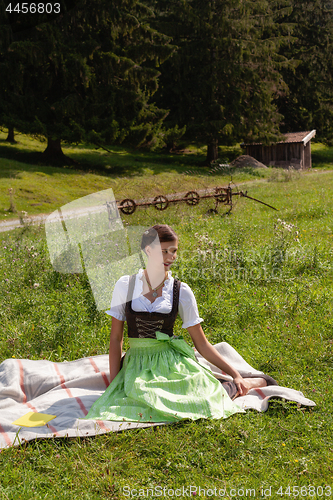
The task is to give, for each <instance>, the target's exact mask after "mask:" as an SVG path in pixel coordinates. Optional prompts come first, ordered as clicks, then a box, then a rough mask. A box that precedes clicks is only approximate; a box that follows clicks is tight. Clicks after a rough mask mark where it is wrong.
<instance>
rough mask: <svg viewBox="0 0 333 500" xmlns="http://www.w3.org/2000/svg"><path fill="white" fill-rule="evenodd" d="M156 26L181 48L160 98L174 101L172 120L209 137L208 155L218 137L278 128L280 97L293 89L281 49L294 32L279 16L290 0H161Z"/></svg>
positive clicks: (213, 154)
mask: <svg viewBox="0 0 333 500" xmlns="http://www.w3.org/2000/svg"><path fill="white" fill-rule="evenodd" d="M153 7H154V10H155V12H158V14H156V20H155V21H154V23H155V24H154V25H153V26H154V27H156V29H158V30H159V31H163V32H164V33H166V34H167V35H168V36H170V37H172V42H173V43H174V44H175V45H176V46H177V47H178V49H177V51H176V52H175V53H174V54H173V55H172V57H171V58H170V59H168V61H167V62H166V63H165V64H164V65H163V67H162V70H161V71H162V75H161V77H160V84H159V90H158V92H157V94H156V102H157V105H158V106H163V107H168V108H169V109H170V114H169V116H168V123H169V124H170V126H174V125H175V124H177V125H178V126H184V125H186V127H187V137H188V138H191V139H194V140H196V141H204V142H205V143H206V144H207V146H208V147H207V161H208V162H210V161H212V160H214V159H216V158H217V155H218V143H219V142H223V143H224V144H226V143H233V142H235V141H238V140H259V139H260V140H264V141H265V142H269V141H271V140H272V139H274V138H275V137H277V136H279V122H280V119H281V115H280V114H279V113H278V111H277V109H276V104H275V103H274V97H275V96H276V95H277V94H279V93H281V92H285V91H286V87H285V85H284V82H283V80H282V78H281V74H280V69H281V66H283V65H285V64H287V63H288V62H287V60H286V58H285V57H284V56H283V55H281V54H279V52H278V51H279V48H280V46H281V44H283V43H284V42H285V40H286V39H288V38H289V31H288V26H286V25H285V24H284V23H282V22H277V18H278V17H279V16H281V12H285V11H286V10H287V9H288V2H287V1H286V2H283V1H280V2H275V1H267V0H258V1H257V2H252V1H250V0H210V1H206V2H202V1H201V0H183V1H182V2H179V1H178V0H167V1H166V0H154V2H153Z"/></svg>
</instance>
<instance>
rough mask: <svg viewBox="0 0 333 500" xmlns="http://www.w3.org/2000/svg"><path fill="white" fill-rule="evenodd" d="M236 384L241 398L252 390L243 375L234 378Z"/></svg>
mask: <svg viewBox="0 0 333 500" xmlns="http://www.w3.org/2000/svg"><path fill="white" fill-rule="evenodd" d="M234 384H236V387H237V389H238V395H239V396H246V394H247V393H248V392H249V390H250V386H249V384H248V382H247V380H245V379H243V377H242V376H241V375H238V376H237V377H235V378H234Z"/></svg>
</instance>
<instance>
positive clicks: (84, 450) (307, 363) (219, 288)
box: [0, 145, 333, 500]
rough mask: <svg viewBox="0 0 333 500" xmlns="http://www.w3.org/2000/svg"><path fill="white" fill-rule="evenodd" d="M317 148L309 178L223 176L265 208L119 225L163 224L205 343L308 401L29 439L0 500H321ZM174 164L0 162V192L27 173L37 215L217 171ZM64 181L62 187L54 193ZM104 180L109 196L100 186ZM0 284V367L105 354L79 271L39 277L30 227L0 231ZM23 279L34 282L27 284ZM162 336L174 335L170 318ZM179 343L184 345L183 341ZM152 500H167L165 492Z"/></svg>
mask: <svg viewBox="0 0 333 500" xmlns="http://www.w3.org/2000/svg"><path fill="white" fill-rule="evenodd" d="M316 146H317V145H316ZM74 149H75V148H74ZM314 149H315V148H314ZM330 151H331V156H330V155H329V152H328V151H327V149H326V148H322V149H320V147H318V149H317V153H318V155H319V156H317V157H316V162H318V163H316V168H315V169H314V170H317V171H314V170H313V171H312V172H310V173H302V174H297V173H289V174H288V173H283V172H277V171H276V170H271V169H270V170H269V171H268V172H267V173H266V171H265V177H254V176H251V175H250V174H249V173H247V172H239V173H236V174H235V176H236V175H239V176H240V177H239V178H240V181H239V180H238V178H236V179H235V181H236V182H242V183H245V184H244V185H243V186H242V189H246V188H247V189H248V193H249V195H250V196H253V197H255V198H258V199H261V200H263V201H265V202H267V203H269V204H271V205H273V206H275V207H277V208H278V209H279V212H274V211H273V210H271V209H269V208H267V207H265V206H263V205H260V204H258V203H256V202H254V201H251V200H247V199H244V198H242V199H238V200H237V203H236V204H235V206H234V209H233V211H232V214H231V215H230V216H223V213H224V210H223V207H221V206H220V207H219V214H218V215H207V209H208V208H211V207H212V206H213V202H212V201H211V200H201V201H200V203H199V205H198V206H196V207H194V208H192V207H188V206H186V205H184V204H179V205H175V206H171V207H169V208H168V209H167V210H166V211H164V212H158V211H156V210H154V209H153V208H152V207H150V208H147V209H138V210H137V211H136V212H135V213H134V214H133V215H132V216H128V217H127V218H126V219H125V216H124V220H126V221H127V222H128V223H129V224H132V225H140V224H142V225H150V224H154V223H158V222H161V223H162V222H163V223H168V224H170V225H171V226H173V227H174V229H175V230H176V232H177V233H178V234H179V237H180V255H179V259H178V263H177V264H176V265H175V269H174V274H177V275H178V276H179V277H180V278H181V279H183V280H184V281H186V282H187V283H188V284H189V285H190V286H191V287H192V289H193V291H194V293H195V296H196V298H197V302H198V306H199V311H200V314H201V316H202V317H203V318H204V323H203V326H204V331H205V333H206V335H207V337H208V339H209V340H210V341H211V342H212V343H216V342H220V341H227V342H229V343H230V344H232V345H233V346H234V347H235V348H236V349H237V350H238V351H239V352H240V354H241V355H242V356H243V357H244V358H245V359H246V360H247V361H248V362H249V363H250V364H251V365H253V366H254V367H255V368H257V369H261V370H264V371H265V372H267V373H268V374H270V375H272V376H273V377H274V378H276V379H277V380H278V381H279V383H280V385H285V386H287V387H292V388H294V389H296V390H300V391H302V392H303V393H304V395H305V396H307V397H309V398H310V399H313V400H315V402H316V403H317V406H316V407H314V408H306V407H302V408H298V407H297V405H296V404H294V403H288V402H284V401H281V400H276V401H273V402H271V403H270V405H269V409H268V411H267V412H266V413H257V412H255V411H249V412H247V413H246V414H244V415H243V414H238V415H234V416H232V417H231V418H229V419H227V420H222V421H204V420H202V421H199V422H195V423H193V422H181V423H177V424H176V425H171V426H158V427H157V428H151V429H142V430H133V431H124V432H120V433H111V434H108V435H103V436H97V437H94V438H86V439H50V440H39V441H35V442H30V443H28V444H25V445H22V446H21V447H18V448H11V449H6V450H2V452H1V453H0V498H1V499H2V498H4V499H7V498H8V499H16V498H23V499H30V498H31V499H44V498H47V499H53V498H64V499H67V498H68V499H89V500H90V499H107V498H113V499H115V498H122V499H123V498H128V495H127V492H128V491H129V490H128V489H125V490H124V489H123V488H125V487H126V486H128V487H129V488H131V489H132V488H136V489H138V490H139V489H140V488H141V489H145V491H146V489H147V488H156V487H158V486H161V488H162V491H163V488H167V489H173V490H175V489H176V488H183V487H184V488H185V490H186V488H189V486H190V485H192V486H197V487H199V486H201V488H206V489H207V488H211V489H213V490H214V488H215V487H216V488H217V493H218V490H219V489H222V490H223V489H224V490H225V491H226V493H225V495H224V496H225V497H226V498H227V497H228V495H229V498H230V497H231V496H233V498H237V499H239V498H241V497H245V495H242V489H244V490H246V489H248V490H250V489H255V493H256V498H258V497H260V498H263V496H262V495H261V488H262V487H263V488H264V489H267V488H269V487H270V486H271V487H272V491H271V493H272V494H271V497H270V498H272V499H276V498H286V497H292V496H293V490H292V487H293V486H299V487H301V486H303V493H304V492H309V491H310V490H309V487H310V485H313V486H315V487H316V488H317V487H319V486H322V487H324V494H323V495H320V493H321V490H318V492H319V494H318V495H317V496H314V495H312V494H310V495H307V496H306V495H303V497H304V498H310V497H311V498H323V497H325V498H329V495H328V493H329V490H328V488H326V489H325V486H330V487H331V488H332V490H331V494H333V460H332V456H333V455H332V450H333V448H332V443H333V432H332V429H333V417H332V415H333V404H332V396H333V390H332V366H333V352H332V348H333V334H332V327H333V310H332V299H333V286H332V285H333V275H332V257H333V251H332V242H333V217H332V214H333V198H332V195H331V193H332V190H333V172H332V171H327V170H329V168H330V167H331V165H332V160H333V159H332V150H330ZM119 154H120V153H119ZM124 154H127V153H126V152H125V153H124ZM133 154H134V153H133V152H132V153H131V154H129V155H128V156H129V157H132V155H133ZM94 155H100V153H98V152H94ZM142 155H143V157H145V155H147V157H149V154H148V153H142ZM152 155H153V154H152ZM153 156H155V154H154V155H153ZM153 156H152V157H153ZM184 156H186V155H184ZM188 156H191V155H188ZM188 156H186V158H184V164H183V165H181V164H182V162H183V159H182V158H180V159H179V160H178V162H179V163H177V164H176V166H174V165H173V164H172V166H170V164H169V167H167V163H165V164H163V163H162V162H161V164H160V168H161V170H160V171H159V172H158V171H154V168H155V167H148V166H147V164H148V163H144V165H145V166H144V167H143V170H141V171H140V172H139V171H135V170H134V175H133V176H131V175H130V174H129V173H124V174H121V173H119V174H118V176H116V175H115V174H108V175H106V174H105V173H103V175H101V174H92V173H91V174H89V173H80V172H76V171H74V170H68V172H67V170H65V169H62V168H58V169H52V168H51V167H42V166H34V165H29V164H24V165H23V164H22V163H20V162H17V163H16V164H14V163H13V162H11V161H9V160H8V165H7V168H8V172H11V171H12V170H11V169H15V168H17V172H18V173H19V174H20V175H22V176H23V177H22V178H21V177H17V176H14V177H12V178H11V177H10V176H8V177H3V178H2V180H1V186H3V181H4V180H5V181H7V180H8V179H9V180H11V181H12V182H14V181H17V182H22V185H21V186H25V188H24V189H27V186H29V185H30V184H29V183H31V182H34V179H36V178H38V172H40V173H44V174H45V176H46V178H47V181H45V180H44V183H45V184H47V183H49V182H51V181H52V182H54V184H52V186H56V183H58V184H57V185H58V188H57V189H58V191H57V195H56V199H53V200H52V204H50V211H52V210H53V209H54V208H57V207H59V206H61V204H62V203H66V202H68V201H70V200H71V199H74V198H77V197H79V196H83V195H84V194H88V193H89V192H94V191H97V190H99V189H104V188H105V187H113V189H114V191H115V193H116V194H117V192H119V193H120V194H122V195H125V194H126V193H133V192H135V189H137V191H138V192H139V193H143V192H144V193H148V192H149V194H151V193H154V192H157V191H154V189H155V188H154V183H153V180H152V177H153V178H154V179H155V180H156V181H157V183H158V182H161V185H159V184H157V185H158V188H160V189H161V190H162V188H163V190H162V191H161V192H162V193H167V192H170V191H167V189H170V190H172V189H174V190H175V191H177V190H179V185H180V181H179V179H181V182H182V184H181V186H182V189H181V190H183V186H184V191H185V190H186V189H187V188H188V189H190V188H192V189H193V184H191V182H192V183H193V182H194V185H195V186H197V185H198V183H199V182H201V186H202V185H205V184H207V185H211V184H210V183H211V182H212V185H214V182H216V181H219V182H218V183H219V184H220V183H221V182H222V181H223V180H224V179H226V180H227V176H225V177H224V176H223V175H219V176H216V178H213V179H212V178H211V176H208V175H206V176H205V175H204V174H201V175H184V174H183V175H181V177H180V174H181V172H182V171H185V170H186V168H188V164H185V161H188V160H187V158H188ZM198 156H199V155H198ZM98 157H99V156H98ZM165 157H167V155H165ZM156 158H157V155H156ZM163 158H164V157H163ZM195 158H197V156H196V155H195ZM199 158H200V159H202V157H200V156H199ZM318 158H322V161H319V159H318ZM3 161H5V160H1V162H3ZM119 161H120V160H119ZM152 164H154V163H153V162H152V163H151V165H152ZM163 165H164V166H163ZM319 165H323V168H321V167H320V166H319ZM162 167H163V168H162ZM145 168H151V170H153V172H151V171H145V170H144V169H145ZM182 169H183V170H182ZM8 175H9V174H8ZM15 175H16V174H15ZM26 175H27V176H30V175H31V176H32V177H30V178H28V177H25V176H26ZM29 179H30V180H29ZM41 179H43V176H41ZM66 179H72V180H74V181H75V182H72V181H71V183H69V182H68V185H67V184H66V182H65V180H66ZM80 179H81V180H82V185H80V186H78V185H77V184H78V183H79V181H80ZM250 181H252V182H250ZM95 182H96V185H95V184H94V183H95ZM103 182H105V184H103ZM117 182H118V183H119V184H118V186H119V190H118V191H117V189H116V188H115V186H116V184H113V183H117ZM126 182H127V184H126ZM99 183H100V184H99ZM107 183H109V184H107ZM70 184H71V185H70ZM40 186H41V187H40V188H39V191H38V192H36V193H35V192H34V194H35V196H36V198H35V201H36V203H38V202H39V200H42V199H43V196H44V192H45V189H42V187H43V186H44V184H43V183H41V184H40ZM126 186H127V187H126ZM185 186H186V188H185ZM13 187H14V188H15V189H18V188H17V187H16V186H13ZM164 188H165V189H164ZM166 188H167V189H166ZM1 189H2V188H1ZM143 190H144V191H143ZM1 193H5V191H1ZM50 193H52V190H51V191H50ZM1 196H2V194H1ZM49 196H51V194H50V195H49ZM133 196H134V195H133ZM2 199H3V198H2ZM24 199H25V200H26V199H27V198H24ZM15 200H16V202H17V204H19V200H18V199H17V198H16V199H15ZM25 202H26V201H25ZM1 203H2V202H1ZM6 203H7V204H8V200H7V202H6ZM20 203H21V202H20ZM23 206H24V204H23V201H22V207H23ZM21 209H22V208H21ZM37 209H38V207H36V211H37ZM28 211H29V210H28ZM35 213H36V212H35ZM278 219H280V220H281V221H283V222H279V221H278ZM5 247H6V248H5ZM0 276H3V278H1V280H0V293H1V296H2V307H1V310H0V325H1V333H0V352H1V360H0V361H2V360H4V359H6V358H10V357H12V356H14V357H17V358H27V357H29V358H30V359H40V358H46V359H50V360H54V361H63V360H72V359H77V358H79V357H82V356H89V355H93V354H102V353H106V352H107V350H108V340H109V338H108V337H109V329H110V318H109V317H108V316H107V315H105V314H104V313H103V312H100V311H98V310H97V309H96V307H95V305H94V301H93V298H92V294H91V290H90V287H89V283H88V280H87V278H86V276H85V275H83V274H81V275H70V274H59V273H56V272H55V271H54V270H53V269H52V266H51V264H50V262H49V256H48V251H47V245H46V241H45V235H44V229H43V227H40V228H38V227H36V226H28V227H23V228H22V229H19V230H15V231H12V232H10V233H0ZM7 280H8V281H7ZM35 283H38V284H39V286H38V287H36V288H35V287H34V284H35ZM175 330H176V333H177V334H179V333H184V332H183V331H182V329H181V322H180V320H177V323H176V327H175ZM185 337H186V339H187V341H188V342H191V341H190V338H189V336H188V334H187V333H185ZM125 347H127V342H125ZM288 485H290V486H291V495H288V490H287V487H288ZM281 486H282V487H283V492H284V493H285V492H287V493H285V494H284V495H283V496H281V495H279V494H278V493H277V492H278V491H279V488H280V487H281ZM232 488H234V489H236V495H235V494H233V493H232V492H231V489H232ZM305 488H307V490H305ZM238 490H239V491H240V493H237V491H238ZM145 491H141V494H142V493H144V492H145ZM312 491H313V490H311V492H312ZM185 493H186V491H185ZM325 493H326V496H325ZM189 496H194V495H189ZM196 496H197V497H199V494H197V495H196ZM201 496H203V494H202V495H201ZM249 496H250V493H248V495H247V497H249ZM165 497H166V498H171V493H170V494H168V493H167V490H166V495H165ZM221 497H222V495H220V496H219V495H218V494H217V495H215V493H214V494H213V495H212V496H211V498H221ZM300 497H301V496H300ZM132 498H133V497H132ZM252 498H253V494H252Z"/></svg>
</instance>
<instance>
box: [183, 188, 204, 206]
mask: <svg viewBox="0 0 333 500" xmlns="http://www.w3.org/2000/svg"><path fill="white" fill-rule="evenodd" d="M184 200H185V201H186V203H187V204H188V205H192V206H193V205H197V204H198V203H199V200H200V196H199V195H198V193H197V192H196V191H189V192H188V193H186V195H185V196H184Z"/></svg>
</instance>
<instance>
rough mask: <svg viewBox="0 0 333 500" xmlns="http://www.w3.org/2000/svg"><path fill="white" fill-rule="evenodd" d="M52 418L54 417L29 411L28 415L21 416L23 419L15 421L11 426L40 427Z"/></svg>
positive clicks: (54, 416)
mask: <svg viewBox="0 0 333 500" xmlns="http://www.w3.org/2000/svg"><path fill="white" fill-rule="evenodd" d="M54 418H56V415H48V414H47V413H37V412H33V411H29V413H26V414H25V415H23V417H20V418H18V419H17V420H15V422H13V424H14V425H19V426H20V427H41V426H42V425H45V424H47V422H49V421H50V420H53V419H54Z"/></svg>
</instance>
